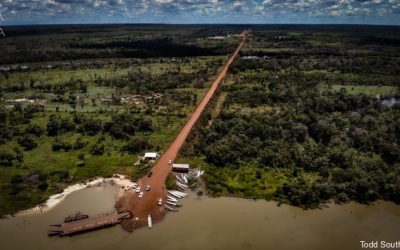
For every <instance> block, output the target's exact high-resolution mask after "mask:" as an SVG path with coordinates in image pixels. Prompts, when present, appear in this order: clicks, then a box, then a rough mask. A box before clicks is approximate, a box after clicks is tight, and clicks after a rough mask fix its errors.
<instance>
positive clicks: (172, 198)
mask: <svg viewBox="0 0 400 250" xmlns="http://www.w3.org/2000/svg"><path fill="white" fill-rule="evenodd" d="M167 200H172V201H175V202H178V199H175V198H174V197H172V196H169V195H167Z"/></svg>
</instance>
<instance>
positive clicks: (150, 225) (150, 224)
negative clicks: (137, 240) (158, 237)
mask: <svg viewBox="0 0 400 250" xmlns="http://www.w3.org/2000/svg"><path fill="white" fill-rule="evenodd" d="M147 224H148V225H149V228H150V229H151V227H152V226H153V222H152V221H151V216H150V214H149V215H148V216H147Z"/></svg>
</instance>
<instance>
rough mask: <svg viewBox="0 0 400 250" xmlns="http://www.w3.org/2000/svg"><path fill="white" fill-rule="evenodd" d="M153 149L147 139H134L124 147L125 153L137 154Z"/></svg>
mask: <svg viewBox="0 0 400 250" xmlns="http://www.w3.org/2000/svg"><path fill="white" fill-rule="evenodd" d="M150 148H151V144H150V143H149V141H148V140H147V139H145V138H138V137H135V138H132V139H131V140H129V141H128V142H127V143H126V144H125V146H124V147H123V151H125V152H128V153H131V154H135V153H138V152H141V151H144V150H147V149H150Z"/></svg>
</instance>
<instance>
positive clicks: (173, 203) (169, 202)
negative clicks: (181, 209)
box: [166, 201, 176, 206]
mask: <svg viewBox="0 0 400 250" xmlns="http://www.w3.org/2000/svg"><path fill="white" fill-rule="evenodd" d="M166 203H167V204H169V205H172V206H176V203H175V202H172V201H167V202H166Z"/></svg>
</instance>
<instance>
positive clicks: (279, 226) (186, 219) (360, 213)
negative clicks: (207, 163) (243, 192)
mask: <svg viewBox="0 0 400 250" xmlns="http://www.w3.org/2000/svg"><path fill="white" fill-rule="evenodd" d="M116 191H117V186H112V185H110V184H107V185H105V186H104V187H92V188H88V189H83V190H80V191H77V192H74V193H72V194H70V195H69V196H68V197H67V198H66V199H65V200H64V201H62V202H61V203H60V204H59V205H58V206H56V207H55V208H53V209H52V210H50V211H49V212H46V213H42V214H37V215H24V216H19V217H15V218H12V219H1V220H0V241H1V244H2V246H1V249H5V250H14V249H18V250H24V249H29V250H43V249H57V250H62V249H73V250H81V249H82V250H91V249H100V250H109V249H111V250H121V249H130V250H134V249H140V250H146V249H171V250H172V249H173V250H180V249H191V250H192V249H199V250H200V249H201V250H206V249H229V250H235V249H273V250H275V249H307V250H311V249H335V250H336V249H361V247H360V242H359V241H360V240H366V241H368V240H386V241H391V242H393V241H397V240H400V236H399V235H400V234H399V232H398V230H399V228H400V206H396V205H395V204H393V203H389V202H379V203H377V204H375V205H373V206H366V205H360V204H355V203H350V204H346V205H333V204H332V205H330V207H329V208H324V209H319V210H302V209H299V208H295V207H292V206H287V205H282V206H280V207H278V206H277V205H276V203H275V202H268V201H264V200H257V201H254V200H245V199H237V198H209V197H206V196H201V197H198V196H196V194H195V193H191V194H190V195H189V197H188V198H186V199H184V200H183V201H182V204H183V207H181V208H180V211H179V212H177V213H169V214H168V215H167V217H166V219H165V220H163V221H162V222H161V223H159V224H156V225H154V226H153V229H151V230H149V229H147V228H142V229H139V230H137V231H135V232H133V233H128V232H125V231H123V230H122V229H121V227H120V226H119V225H117V226H115V227H112V228H107V229H103V230H100V231H94V232H90V233H86V234H82V235H77V236H73V237H58V236H56V237H48V236H47V234H46V233H47V227H48V225H49V224H56V223H59V222H61V221H62V220H63V218H64V217H65V216H66V215H68V214H72V213H74V212H76V211H78V210H79V211H81V212H83V213H87V214H90V215H93V214H98V213H102V212H107V211H111V210H113V205H114V201H115V198H114V197H115V193H116Z"/></svg>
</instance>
